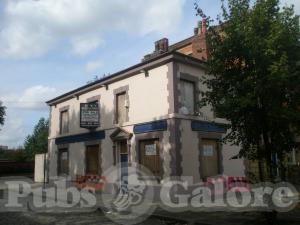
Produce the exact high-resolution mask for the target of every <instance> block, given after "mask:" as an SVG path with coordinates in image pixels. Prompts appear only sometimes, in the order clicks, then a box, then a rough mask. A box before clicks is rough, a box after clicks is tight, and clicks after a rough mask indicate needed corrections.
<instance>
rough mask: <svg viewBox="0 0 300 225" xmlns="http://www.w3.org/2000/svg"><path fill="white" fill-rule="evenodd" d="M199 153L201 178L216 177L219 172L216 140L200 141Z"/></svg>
mask: <svg viewBox="0 0 300 225" xmlns="http://www.w3.org/2000/svg"><path fill="white" fill-rule="evenodd" d="M200 151H201V152H200V166H201V177H202V178H207V177H211V176H216V175H218V174H219V172H220V159H219V148H218V140H214V139H202V141H201V146H200Z"/></svg>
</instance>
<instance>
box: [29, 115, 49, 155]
mask: <svg viewBox="0 0 300 225" xmlns="http://www.w3.org/2000/svg"><path fill="white" fill-rule="evenodd" d="M48 129H49V121H48V120H46V119H45V118H41V119H40V120H39V122H38V123H37V124H36V125H35V127H34V130H33V134H32V135H28V136H27V137H26V140H25V143H24V148H25V152H26V157H27V159H28V160H34V156H35V154H39V153H46V152H47V149H48Z"/></svg>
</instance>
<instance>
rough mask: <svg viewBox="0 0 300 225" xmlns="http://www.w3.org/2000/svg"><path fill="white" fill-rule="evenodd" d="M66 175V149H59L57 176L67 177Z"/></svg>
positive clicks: (67, 157) (67, 169) (67, 155)
mask: <svg viewBox="0 0 300 225" xmlns="http://www.w3.org/2000/svg"><path fill="white" fill-rule="evenodd" d="M68 173H69V154H68V149H59V151H58V175H67V174H68Z"/></svg>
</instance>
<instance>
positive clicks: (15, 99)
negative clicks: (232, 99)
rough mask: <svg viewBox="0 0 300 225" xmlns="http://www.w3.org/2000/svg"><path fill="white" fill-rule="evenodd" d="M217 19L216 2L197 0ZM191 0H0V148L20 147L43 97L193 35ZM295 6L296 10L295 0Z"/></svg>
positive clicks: (43, 110)
mask: <svg viewBox="0 0 300 225" xmlns="http://www.w3.org/2000/svg"><path fill="white" fill-rule="evenodd" d="M197 2H198V4H199V5H200V7H201V8H202V9H204V12H205V13H206V14H207V15H209V16H211V17H213V18H215V17H216V16H217V14H218V13H219V12H220V6H221V1H220V0H197ZM193 3H194V0H151V1H150V0H109V1H108V0H0V78H1V81H0V84H1V85H0V100H1V101H2V102H3V104H4V105H5V106H6V107H7V110H6V112H7V116H6V121H5V125H4V126H3V127H1V128H0V145H8V146H9V147H11V148H13V147H18V146H21V145H23V144H24V140H25V138H26V136H27V135H29V134H31V133H32V131H33V128H34V125H35V124H36V123H37V122H38V120H39V119H40V118H41V117H45V118H48V115H49V109H48V106H47V105H46V103H45V102H46V101H47V100H49V99H51V98H53V97H56V96H58V95H60V94H62V93H65V92H67V91H70V90H72V89H75V88H77V87H79V86H82V85H85V84H86V83H87V82H88V81H91V80H93V79H94V78H95V76H98V77H101V76H103V75H104V74H106V75H108V74H112V73H115V72H117V71H119V70H121V69H125V68H127V67H129V66H132V65H134V64H137V63H139V62H140V61H141V59H142V57H143V56H144V55H146V54H148V53H151V52H152V51H153V50H154V42H155V41H156V40H159V39H161V38H163V37H167V38H168V39H169V43H170V44H172V43H175V42H177V41H180V40H182V39H184V38H187V37H190V36H191V35H192V34H193V28H194V27H195V26H196V24H197V20H199V19H200V18H199V17H197V16H196V15H195V10H194V5H193ZM282 3H283V4H285V3H287V4H294V5H295V10H296V13H297V14H300V0H282Z"/></svg>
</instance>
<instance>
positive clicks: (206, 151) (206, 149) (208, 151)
mask: <svg viewBox="0 0 300 225" xmlns="http://www.w3.org/2000/svg"><path fill="white" fill-rule="evenodd" d="M213 155H214V147H213V146H212V145H203V156H213Z"/></svg>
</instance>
